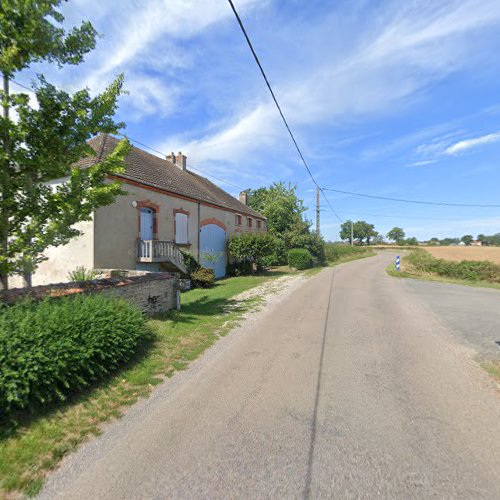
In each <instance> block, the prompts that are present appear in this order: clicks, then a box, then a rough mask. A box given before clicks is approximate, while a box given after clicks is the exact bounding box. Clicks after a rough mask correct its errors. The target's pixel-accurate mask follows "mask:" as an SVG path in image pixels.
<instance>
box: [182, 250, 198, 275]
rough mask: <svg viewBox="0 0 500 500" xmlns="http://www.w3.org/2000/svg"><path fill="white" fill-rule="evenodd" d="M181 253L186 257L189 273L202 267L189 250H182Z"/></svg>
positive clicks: (185, 263) (185, 261)
mask: <svg viewBox="0 0 500 500" xmlns="http://www.w3.org/2000/svg"><path fill="white" fill-rule="evenodd" d="M181 254H182V257H183V259H184V265H185V266H186V270H187V274H189V275H191V274H192V273H194V272H195V271H198V270H199V269H201V264H200V263H199V262H198V261H197V260H196V259H195V258H194V257H193V256H192V255H191V254H190V253H189V252H183V251H182V250H181Z"/></svg>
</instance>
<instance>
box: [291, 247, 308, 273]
mask: <svg viewBox="0 0 500 500" xmlns="http://www.w3.org/2000/svg"><path fill="white" fill-rule="evenodd" d="M312 264H313V261H312V255H311V252H310V251H309V250H306V249H305V248H292V249H291V250H290V251H289V252H288V265H289V266H290V267H293V268H294V269H308V268H310V267H312Z"/></svg>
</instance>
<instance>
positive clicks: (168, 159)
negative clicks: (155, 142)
mask: <svg viewBox="0 0 500 500" xmlns="http://www.w3.org/2000/svg"><path fill="white" fill-rule="evenodd" d="M165 158H166V160H167V161H169V162H171V163H173V164H174V165H175V154H174V152H173V151H172V152H171V153H170V154H169V155H167V156H166V157H165Z"/></svg>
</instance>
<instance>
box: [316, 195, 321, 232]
mask: <svg viewBox="0 0 500 500" xmlns="http://www.w3.org/2000/svg"><path fill="white" fill-rule="evenodd" d="M319 194H320V193H319V186H316V233H317V234H318V236H321V232H320V228H319Z"/></svg>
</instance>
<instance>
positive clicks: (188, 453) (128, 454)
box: [41, 255, 500, 499]
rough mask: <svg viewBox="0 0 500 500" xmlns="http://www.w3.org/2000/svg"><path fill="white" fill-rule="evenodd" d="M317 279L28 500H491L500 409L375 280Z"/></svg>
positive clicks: (379, 265)
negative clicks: (35, 498)
mask: <svg viewBox="0 0 500 500" xmlns="http://www.w3.org/2000/svg"><path fill="white" fill-rule="evenodd" d="M390 258H391V257H390V256H388V255H379V256H377V257H373V258H369V259H363V260H359V261H355V262H351V263H348V264H344V265H342V266H339V267H337V268H333V269H326V270H324V271H322V272H321V273H320V274H319V275H317V276H316V277H314V278H312V279H310V280H308V281H306V282H304V284H302V285H301V286H299V287H297V288H296V289H295V290H293V292H291V293H290V294H289V295H288V296H287V297H286V299H284V300H282V301H281V302H279V303H277V304H275V305H274V306H271V307H269V308H268V309H266V310H265V311H263V312H261V313H259V314H258V315H257V316H256V317H255V318H254V319H253V320H252V321H249V322H248V323H247V324H246V325H244V326H243V327H242V328H241V329H239V330H238V331H237V332H235V333H233V334H232V335H231V336H230V337H228V338H227V339H224V340H223V344H221V345H223V346H224V347H223V348H219V349H218V350H216V351H213V352H215V354H213V353H212V354H210V353H208V356H205V357H204V358H202V359H201V360H200V361H199V362H196V363H194V365H193V367H192V368H191V369H190V370H188V371H186V372H184V373H182V374H180V375H179V376H175V377H174V379H173V380H171V381H168V382H167V383H165V384H164V385H162V386H161V387H159V388H158V389H157V391H156V392H155V393H154V394H153V396H152V397H151V398H150V399H148V400H146V401H142V402H140V403H139V404H137V405H135V406H134V407H133V408H131V409H130V411H129V412H128V413H127V415H126V416H125V417H124V418H123V419H122V420H120V421H119V422H116V423H114V424H112V425H110V426H108V427H107V430H106V431H105V432H104V434H103V435H102V436H101V437H100V438H97V439H94V440H93V441H91V442H89V443H87V444H86V445H85V446H83V447H82V448H81V449H80V450H79V451H78V452H77V453H75V454H73V455H72V456H71V457H69V458H68V459H66V460H65V461H64V463H63V465H62V467H61V468H60V470H58V471H57V472H56V473H55V474H53V475H52V477H51V478H50V480H49V481H48V483H47V485H46V487H45V489H44V490H43V491H42V493H41V497H42V498H50V499H53V498H65V499H73V498H81V499H89V498H91V499H125V498H133V499H138V498H155V499H156V498H157V499H160V498H228V497H230V498H374V497H382V498H474V499H476V498H491V499H494V498H495V499H496V498H499V496H500V397H499V393H498V391H497V389H496V387H495V386H494V384H493V383H492V382H491V380H490V379H489V378H488V377H487V375H486V374H485V373H484V372H483V371H482V370H481V369H480V368H479V367H478V366H477V364H476V363H475V362H474V361H473V360H472V356H473V355H474V353H475V352H474V351H473V350H472V349H471V348H470V347H467V346H464V345H463V344H462V343H461V342H460V341H459V340H460V337H457V336H455V335H454V334H453V332H452V330H451V329H450V328H452V325H451V323H449V322H446V320H444V321H442V320H441V319H440V318H439V317H438V316H437V315H436V312H435V311H434V310H433V309H432V308H431V307H429V305H428V303H426V302H427V301H423V300H422V294H423V295H425V293H424V292H422V291H421V290H420V291H417V290H415V289H414V287H418V286H419V285H415V284H413V283H412V284H408V283H407V282H404V281H402V280H398V279H395V278H391V277H389V276H387V275H386V274H385V266H386V264H387V263H388V261H389V260H390Z"/></svg>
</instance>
